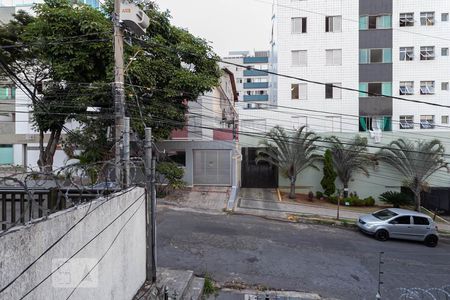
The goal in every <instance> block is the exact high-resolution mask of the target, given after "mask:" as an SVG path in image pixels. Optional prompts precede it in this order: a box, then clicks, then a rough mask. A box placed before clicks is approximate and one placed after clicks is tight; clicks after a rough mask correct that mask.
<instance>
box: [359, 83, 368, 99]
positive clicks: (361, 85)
mask: <svg viewBox="0 0 450 300" xmlns="http://www.w3.org/2000/svg"><path fill="white" fill-rule="evenodd" d="M367 88H368V85H367V82H360V83H359V90H360V93H359V97H367V94H366V93H364V92H367Z"/></svg>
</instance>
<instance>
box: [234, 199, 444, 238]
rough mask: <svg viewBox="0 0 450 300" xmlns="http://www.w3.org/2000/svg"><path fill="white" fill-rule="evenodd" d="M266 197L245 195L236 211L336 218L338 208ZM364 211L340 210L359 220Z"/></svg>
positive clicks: (259, 214) (350, 217)
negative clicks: (253, 197)
mask: <svg viewBox="0 0 450 300" xmlns="http://www.w3.org/2000/svg"><path fill="white" fill-rule="evenodd" d="M264 195H265V196H268V197H266V198H261V197H255V198H257V199H251V198H247V197H248V196H249V195H248V194H246V195H243V196H245V197H241V198H239V199H238V201H237V203H236V205H235V209H234V211H236V212H239V213H247V214H255V215H258V216H267V217H278V218H287V217H288V216H289V215H293V214H294V215H295V214H297V215H309V216H311V217H313V216H315V217H324V218H330V219H332V218H334V219H335V218H336V209H330V208H324V207H321V206H317V205H309V204H295V203H288V202H280V201H278V199H276V197H275V196H273V197H271V196H270V195H271V194H270V193H267V192H265V193H264ZM361 215H362V213H359V212H354V211H350V210H348V209H346V207H345V206H342V207H341V209H340V211H339V216H340V219H343V220H351V221H357V220H358V218H359V216H361ZM438 228H439V231H445V232H447V233H450V224H443V223H439V224H438Z"/></svg>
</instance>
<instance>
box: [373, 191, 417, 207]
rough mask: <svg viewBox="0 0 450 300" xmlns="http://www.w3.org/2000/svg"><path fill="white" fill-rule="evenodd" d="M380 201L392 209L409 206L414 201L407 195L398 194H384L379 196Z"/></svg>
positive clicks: (391, 192) (390, 192)
mask: <svg viewBox="0 0 450 300" xmlns="http://www.w3.org/2000/svg"><path fill="white" fill-rule="evenodd" d="M380 200H381V201H383V202H384V203H388V204H391V205H392V206H393V207H396V208H399V207H400V206H405V205H411V204H413V203H414V200H413V199H412V198H411V197H410V196H409V195H407V194H404V193H399V192H393V191H389V192H384V193H383V194H381V195H380Z"/></svg>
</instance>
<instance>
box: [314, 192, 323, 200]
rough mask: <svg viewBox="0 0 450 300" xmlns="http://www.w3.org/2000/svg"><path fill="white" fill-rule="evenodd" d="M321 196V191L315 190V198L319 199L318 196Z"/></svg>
mask: <svg viewBox="0 0 450 300" xmlns="http://www.w3.org/2000/svg"><path fill="white" fill-rule="evenodd" d="M322 197H323V193H322V192H320V191H317V192H316V198H317V199H320V198H322Z"/></svg>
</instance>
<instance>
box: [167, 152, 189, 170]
mask: <svg viewBox="0 0 450 300" xmlns="http://www.w3.org/2000/svg"><path fill="white" fill-rule="evenodd" d="M166 159H167V160H168V161H170V162H174V163H176V164H177V165H180V166H184V167H185V166H186V151H169V152H167V154H166Z"/></svg>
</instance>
